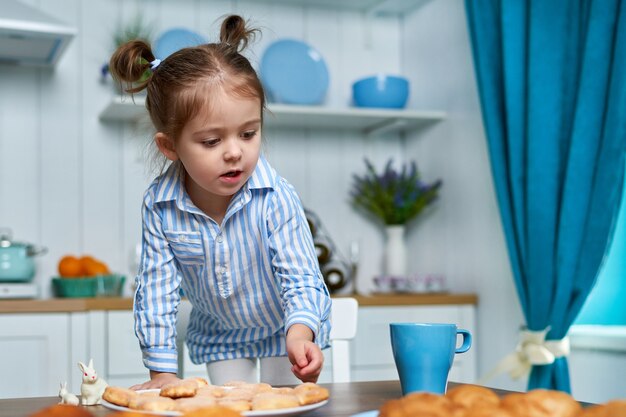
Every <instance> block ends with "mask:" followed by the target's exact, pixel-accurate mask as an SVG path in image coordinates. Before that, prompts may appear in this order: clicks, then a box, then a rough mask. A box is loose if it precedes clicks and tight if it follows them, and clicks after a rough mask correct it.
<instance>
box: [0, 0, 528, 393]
mask: <svg viewBox="0 0 626 417" xmlns="http://www.w3.org/2000/svg"><path fill="white" fill-rule="evenodd" d="M0 1H1V0H0ZM28 3H30V4H33V5H35V6H37V7H39V8H41V9H43V10H45V11H46V12H48V13H50V14H52V15H54V16H57V17H58V18H59V19H62V20H64V21H65V22H67V23H70V24H73V25H75V26H76V27H77V28H78V31H79V35H78V36H77V38H75V39H74V40H73V41H72V43H71V45H70V48H69V50H68V51H67V52H66V54H65V55H64V56H63V57H62V59H61V61H60V62H59V64H58V66H57V67H56V68H55V69H54V70H52V71H50V70H41V69H32V68H16V67H7V66H0V226H8V227H11V228H12V229H13V232H14V236H15V238H16V239H19V240H21V241H27V242H33V243H38V244H42V245H45V246H47V247H48V248H49V253H48V254H47V255H45V256H44V257H42V258H41V259H40V260H39V264H38V268H39V269H38V275H37V277H36V281H37V282H38V283H40V284H41V286H42V288H43V293H44V295H45V296H49V295H50V286H49V283H50V277H51V276H53V275H54V274H55V269H56V263H57V261H58V259H59V258H60V257H61V256H62V255H64V254H68V253H75V254H83V253H85V254H86V253H89V254H92V255H94V256H97V257H99V258H101V259H103V260H105V261H106V262H107V263H108V264H109V265H110V266H111V267H112V269H113V270H115V271H120V272H123V273H126V274H128V276H129V277H130V278H132V276H133V272H132V270H131V267H130V259H131V257H132V254H133V251H134V246H135V245H136V244H137V243H138V242H139V239H140V224H141V223H140V217H139V214H140V202H141V197H142V193H143V190H144V189H145V187H146V185H147V184H148V182H149V181H150V179H151V176H150V175H149V174H148V173H147V171H146V168H145V155H144V148H145V144H146V143H147V141H149V138H150V134H149V133H148V132H147V131H146V130H145V129H143V128H138V127H136V126H132V125H129V124H123V123H110V122H109V123H103V122H100V121H99V120H98V114H99V113H100V111H101V110H102V109H103V108H104V107H105V106H106V105H107V103H108V101H109V100H110V99H111V97H112V96H113V94H114V93H113V88H112V86H111V85H103V84H101V83H100V82H99V73H100V67H101V66H102V64H103V63H105V62H106V61H107V60H108V57H109V55H110V53H111V52H112V44H111V37H112V35H111V34H112V32H113V30H114V29H115V27H116V23H117V22H118V21H119V20H120V19H121V20H123V21H128V20H130V19H132V18H133V17H134V16H135V13H136V12H137V11H138V10H140V11H141V12H142V13H143V15H144V17H145V19H146V21H152V22H154V23H155V33H159V32H160V31H162V30H164V29H167V28H169V27H173V26H186V27H191V28H195V29H196V30H197V31H199V32H201V33H203V34H204V35H205V36H207V37H209V38H210V39H215V36H216V34H217V26H216V24H215V21H216V19H217V18H218V17H219V16H222V15H223V14H225V13H229V12H238V13H241V14H243V15H244V16H246V17H249V18H251V19H252V20H253V21H254V22H256V23H257V24H258V25H259V26H261V27H262V28H263V31H264V37H263V38H262V40H261V41H260V42H259V43H257V44H256V45H255V47H254V49H253V50H252V51H251V54H250V56H251V59H252V61H253V62H255V63H256V62H258V60H259V59H260V57H261V55H262V52H263V50H264V48H265V47H266V46H267V45H268V44H269V43H270V42H271V41H273V40H274V39H277V38H280V37H295V38H300V39H304V40H306V41H308V42H310V43H311V44H313V45H314V46H315V47H317V48H318V49H319V50H320V52H321V54H322V55H323V56H324V57H325V59H326V62H327V64H328V66H329V70H330V74H331V83H330V90H329V94H328V99H327V103H326V104H327V105H328V106H334V107H343V106H346V105H348V104H349V101H350V94H351V92H350V84H351V82H352V81H353V80H354V79H356V78H359V77H362V76H365V75H370V74H373V73H376V72H390V73H402V74H404V75H406V76H408V77H409V78H410V79H411V83H412V92H411V98H410V102H409V107H411V108H417V109H425V110H432V109H436V110H444V111H446V112H448V119H447V120H446V121H444V122H441V123H438V124H436V125H434V126H432V127H430V128H428V129H427V130H425V131H419V132H416V133H412V134H409V135H407V137H401V136H399V135H386V136H384V137H381V138H368V137H364V136H362V135H360V134H358V133H355V132H345V131H338V130H337V131H332V130H306V129H303V130H296V129H294V130H291V131H286V130H281V131H279V130H270V129H268V130H267V131H266V132H265V136H266V138H267V143H266V149H267V154H268V157H269V159H270V160H271V161H272V163H273V164H274V165H275V166H276V168H277V169H278V170H279V172H280V173H282V174H283V176H285V177H286V178H287V179H289V180H290V181H291V182H292V183H293V184H294V185H295V186H296V188H297V189H298V190H299V192H300V194H301V197H302V199H303V201H304V203H305V205H306V206H307V207H309V208H311V209H313V210H315V211H316V212H317V213H318V214H319V216H320V217H321V219H322V221H323V222H324V225H325V227H326V228H327V229H328V230H329V231H330V233H331V236H332V237H333V238H334V239H335V241H336V243H337V244H338V246H339V247H340V248H342V249H343V250H345V251H346V252H347V250H348V247H349V245H350V243H351V242H353V241H356V242H358V243H359V245H360V248H361V255H360V263H359V276H358V288H359V290H361V291H363V292H367V291H369V290H371V289H372V281H371V279H372V276H373V275H375V274H377V273H379V272H380V260H381V258H380V251H381V248H382V244H383V235H382V232H381V230H380V229H379V228H377V227H376V226H375V225H373V224H372V223H371V222H369V221H367V220H366V219H364V218H362V217H361V216H360V215H358V214H356V213H355V212H354V211H353V210H352V209H351V208H350V206H349V203H348V190H349V189H350V183H351V174H352V173H354V172H362V170H363V157H368V158H370V159H372V160H373V161H375V162H376V163H377V164H379V165H380V164H382V163H383V162H385V161H386V160H387V159H388V158H389V157H393V158H395V159H396V160H398V161H399V160H401V159H402V158H403V157H407V158H409V159H413V158H414V159H416V160H417V161H418V164H419V166H420V168H421V170H422V171H423V175H424V178H425V179H426V180H429V181H430V180H434V179H435V178H441V179H443V183H444V185H443V188H442V193H441V198H440V200H439V201H438V203H437V206H436V207H435V208H434V209H433V210H431V211H429V212H428V213H426V214H425V215H424V216H423V217H422V218H420V219H418V221H417V222H415V223H414V224H412V225H411V228H410V230H409V233H408V242H409V248H410V253H411V256H410V257H409V258H410V259H411V270H412V271H416V272H437V273H444V274H445V276H446V278H447V280H448V284H449V287H450V289H451V290H452V291H455V292H475V293H477V294H478V295H479V297H480V301H479V308H478V317H477V319H478V320H477V321H478V332H477V333H478V334H477V335H475V336H476V339H475V340H476V341H475V347H474V348H475V349H477V350H478V352H479V357H478V358H479V374H483V373H485V372H486V371H488V370H489V369H490V368H491V367H492V366H493V365H494V364H495V362H496V361H497V360H498V359H499V358H501V357H503V356H504V355H505V354H506V353H508V352H509V351H511V350H512V349H513V348H514V346H515V344H516V342H517V329H518V326H519V325H520V324H522V323H523V319H522V315H521V312H520V308H519V303H518V301H517V296H516V294H515V290H514V286H513V281H512V276H511V271H510V267H509V264H508V259H507V252H506V247H505V244H504V238H503V232H502V228H501V224H500V220H499V213H498V208H497V204H496V198H495V194H494V189H493V183H492V179H491V172H490V168H489V160H488V151H487V148H486V142H485V138H484V130H483V126H482V120H481V116H480V108H479V103H478V95H477V91H476V85H475V79H474V70H473V66H472V58H471V50H470V45H469V39H468V34H467V26H466V20H465V12H464V5H463V2H462V1H461V0H455V1H430V2H426V3H425V4H424V5H423V6H422V7H420V8H418V9H417V10H415V11H413V12H411V13H410V14H409V15H407V16H406V17H404V18H396V17H379V18H375V19H373V20H370V19H366V18H365V17H364V16H363V15H361V14H360V13H356V12H349V11H336V10H332V11H329V10H324V9H320V8H315V7H309V8H302V7H297V6H282V5H281V6H278V5H271V6H267V5H260V4H258V3H253V2H245V1H236V0H232V1H229V0H211V1H200V0H197V1H192V0H182V1H171V0H134V1H121V0H117V1H108V0H93V1H90V2H89V7H87V6H86V3H87V2H82V1H80V0H45V1H44V0H29V1H28ZM491 385H492V386H498V387H502V388H511V389H524V388H525V381H517V382H514V381H510V380H509V379H508V378H507V377H506V376H503V377H500V378H498V379H496V380H494V381H492V382H491Z"/></svg>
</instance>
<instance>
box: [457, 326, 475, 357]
mask: <svg viewBox="0 0 626 417" xmlns="http://www.w3.org/2000/svg"><path fill="white" fill-rule="evenodd" d="M456 334H460V335H461V336H463V343H462V344H461V346H460V347H458V348H456V350H455V351H454V353H464V352H467V351H468V350H469V348H470V347H471V346H472V334H471V333H470V332H469V331H468V330H465V329H458V330H457V331H456Z"/></svg>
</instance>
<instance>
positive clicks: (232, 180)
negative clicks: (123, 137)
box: [157, 88, 261, 208]
mask: <svg viewBox="0 0 626 417" xmlns="http://www.w3.org/2000/svg"><path fill="white" fill-rule="evenodd" d="M216 90H218V91H215V94H214V97H212V99H211V103H212V104H211V105H210V106H206V107H205V108H204V109H201V111H200V112H199V113H198V115H197V116H196V117H195V118H193V119H192V120H190V121H189V123H187V125H186V126H185V127H184V128H183V130H182V132H181V135H180V137H179V138H178V140H177V141H176V142H175V143H174V144H172V145H171V146H170V149H169V150H168V149H164V147H163V146H162V145H161V144H160V145H159V147H160V149H161V151H162V152H163V153H164V154H165V156H166V157H168V158H169V159H171V160H177V159H180V162H181V163H182V164H183V166H184V167H185V171H186V172H187V178H186V181H185V186H186V189H187V193H188V194H189V196H190V197H191V199H192V201H193V202H194V203H195V204H196V205H198V207H200V208H204V207H207V206H212V207H215V204H216V203H218V202H221V203H222V204H218V207H219V206H221V207H224V205H225V203H227V202H228V201H230V199H231V197H232V196H233V195H234V194H235V193H236V192H237V191H238V190H239V189H240V188H241V187H242V186H243V185H244V184H245V182H246V181H247V180H248V178H250V176H251V175H252V173H253V172H254V169H255V167H256V164H257V161H258V159H259V154H260V151H261V101H260V100H259V99H257V98H242V97H236V96H233V95H232V94H228V92H225V91H224V90H223V89H221V88H220V89H216ZM158 135H159V134H157V142H159V138H158ZM172 147H173V148H172Z"/></svg>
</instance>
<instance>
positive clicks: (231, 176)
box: [220, 171, 243, 182]
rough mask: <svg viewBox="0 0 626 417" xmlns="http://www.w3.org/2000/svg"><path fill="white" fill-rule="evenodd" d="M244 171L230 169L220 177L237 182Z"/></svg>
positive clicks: (223, 179)
mask: <svg viewBox="0 0 626 417" xmlns="http://www.w3.org/2000/svg"><path fill="white" fill-rule="evenodd" d="M242 172H243V171H228V172H227V173H225V174H222V175H221V176H220V178H221V179H222V181H226V182H237V181H239V179H240V178H241V174H242Z"/></svg>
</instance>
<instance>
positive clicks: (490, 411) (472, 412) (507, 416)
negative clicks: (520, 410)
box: [455, 407, 517, 417]
mask: <svg viewBox="0 0 626 417" xmlns="http://www.w3.org/2000/svg"><path fill="white" fill-rule="evenodd" d="M455 417H517V416H515V415H513V414H512V413H511V412H510V411H508V410H506V409H504V408H501V407H487V408H468V409H465V408H462V409H460V411H459V410H457V411H456V413H455Z"/></svg>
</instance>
